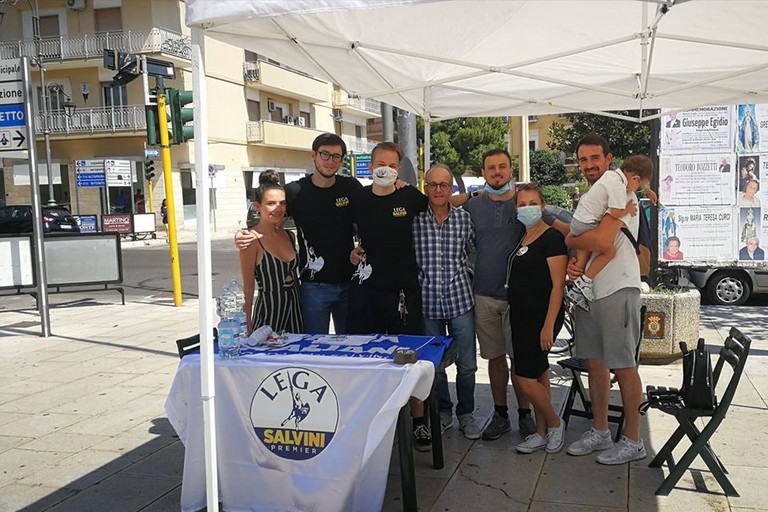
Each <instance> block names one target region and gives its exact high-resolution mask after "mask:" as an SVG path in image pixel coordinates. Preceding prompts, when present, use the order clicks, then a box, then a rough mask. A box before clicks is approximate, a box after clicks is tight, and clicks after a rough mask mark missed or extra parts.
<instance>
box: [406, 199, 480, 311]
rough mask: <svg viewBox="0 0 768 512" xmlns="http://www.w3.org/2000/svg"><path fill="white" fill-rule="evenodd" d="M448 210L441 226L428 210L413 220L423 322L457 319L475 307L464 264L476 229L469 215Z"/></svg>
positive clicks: (467, 272) (467, 264)
mask: <svg viewBox="0 0 768 512" xmlns="http://www.w3.org/2000/svg"><path fill="white" fill-rule="evenodd" d="M448 206H449V210H448V217H447V218H446V219H445V221H444V222H443V224H442V225H441V226H440V225H438V224H437V220H436V219H435V216H434V214H433V213H432V208H431V207H430V208H429V209H427V211H425V212H422V213H420V214H418V215H417V216H416V217H415V218H414V219H413V244H414V249H415V250H416V262H417V263H418V265H419V285H420V286H421V297H422V302H423V306H424V316H425V317H426V318H432V319H449V318H456V317H458V316H459V315H462V314H464V313H466V312H467V311H469V310H470V308H472V306H474V304H475V301H474V296H473V294H472V285H471V284H470V282H469V271H468V269H469V263H468V262H467V253H469V252H470V251H472V250H474V245H475V228H474V225H473V224H472V219H471V218H470V215H469V212H467V211H465V210H463V209H461V208H455V207H454V206H451V205H448Z"/></svg>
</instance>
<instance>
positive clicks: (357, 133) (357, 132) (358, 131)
mask: <svg viewBox="0 0 768 512" xmlns="http://www.w3.org/2000/svg"><path fill="white" fill-rule="evenodd" d="M355 138H357V139H362V138H363V127H362V126H360V125H359V124H356V125H355Z"/></svg>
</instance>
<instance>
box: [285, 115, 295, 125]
mask: <svg viewBox="0 0 768 512" xmlns="http://www.w3.org/2000/svg"><path fill="white" fill-rule="evenodd" d="M283 121H284V122H286V123H288V124H293V123H294V119H293V116H285V117H284V118H283Z"/></svg>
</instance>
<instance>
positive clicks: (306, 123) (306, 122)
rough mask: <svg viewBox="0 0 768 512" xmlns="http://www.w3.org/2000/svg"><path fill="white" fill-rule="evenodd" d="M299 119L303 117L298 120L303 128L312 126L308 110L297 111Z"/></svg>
mask: <svg viewBox="0 0 768 512" xmlns="http://www.w3.org/2000/svg"><path fill="white" fill-rule="evenodd" d="M299 119H303V120H304V121H303V124H302V121H299V126H303V127H305V128H311V127H312V122H311V121H312V119H311V118H310V117H309V112H299Z"/></svg>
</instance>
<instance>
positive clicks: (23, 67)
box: [0, 57, 51, 338]
mask: <svg viewBox="0 0 768 512" xmlns="http://www.w3.org/2000/svg"><path fill="white" fill-rule="evenodd" d="M14 81H16V82H21V83H22V89H21V90H22V91H23V94H22V98H0V105H3V106H7V105H19V104H21V106H22V110H21V112H22V113H23V114H22V116H21V117H19V116H18V114H17V115H16V116H15V117H14V121H13V122H15V123H16V124H9V125H7V126H6V127H8V128H12V130H13V131H14V132H16V133H17V136H20V138H21V141H19V147H17V148H15V149H16V150H20V149H26V150H27V155H28V157H29V184H30V188H31V189H32V221H33V222H32V235H33V238H34V247H35V251H34V254H35V270H36V272H37V308H38V311H39V313H40V328H41V331H42V332H41V334H42V336H43V337H44V338H47V337H48V336H50V335H51V319H50V316H49V314H48V274H47V273H46V269H45V246H44V245H43V210H42V204H41V201H40V176H39V175H38V170H37V147H36V146H35V119H34V116H33V115H32V80H31V78H30V72H29V58H28V57H23V58H22V59H20V60H0V83H3V84H8V83H10V82H14ZM6 90H8V89H6ZM19 99H20V100H21V101H20V102H19ZM14 102H15V103H14ZM13 110H14V111H16V112H19V110H18V108H16V109H13ZM9 122H11V121H9ZM23 130H25V131H26V134H27V135H26V137H24V132H23ZM24 139H26V141H25V140H24ZM0 140H2V138H0ZM11 140H13V136H11ZM10 150H12V149H3V148H2V147H0V151H10Z"/></svg>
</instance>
